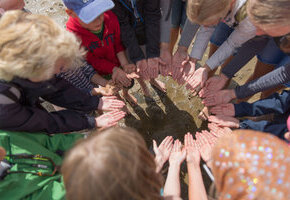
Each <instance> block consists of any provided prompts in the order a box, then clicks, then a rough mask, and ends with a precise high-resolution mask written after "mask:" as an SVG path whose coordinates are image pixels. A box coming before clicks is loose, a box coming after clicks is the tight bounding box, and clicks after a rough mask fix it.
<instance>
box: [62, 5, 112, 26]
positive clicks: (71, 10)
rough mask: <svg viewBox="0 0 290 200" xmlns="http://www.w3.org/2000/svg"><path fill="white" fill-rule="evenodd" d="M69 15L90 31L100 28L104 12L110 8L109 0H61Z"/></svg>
mask: <svg viewBox="0 0 290 200" xmlns="http://www.w3.org/2000/svg"><path fill="white" fill-rule="evenodd" d="M63 3H64V4H65V6H66V7H67V9H66V12H67V14H68V15H69V16H71V17H73V18H77V19H78V21H79V23H80V24H81V26H82V27H84V28H86V29H88V30H90V31H99V30H101V29H102V25H103V21H104V15H103V14H104V12H106V11H108V10H110V9H112V8H113V7H114V3H113V2H112V1H111V0H82V1H81V0H63Z"/></svg>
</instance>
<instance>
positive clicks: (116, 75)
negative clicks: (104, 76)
mask: <svg viewBox="0 0 290 200" xmlns="http://www.w3.org/2000/svg"><path fill="white" fill-rule="evenodd" d="M112 80H113V81H114V83H115V84H120V85H122V86H123V87H129V86H130V85H131V79H130V78H129V77H128V76H127V74H126V73H125V72H124V71H123V70H122V69H121V68H119V67H115V68H114V69H113V74H112Z"/></svg>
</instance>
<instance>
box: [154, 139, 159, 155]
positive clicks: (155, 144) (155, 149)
mask: <svg viewBox="0 0 290 200" xmlns="http://www.w3.org/2000/svg"><path fill="white" fill-rule="evenodd" d="M153 151H154V153H155V155H156V154H157V153H158V147H157V143H156V141H155V140H153Z"/></svg>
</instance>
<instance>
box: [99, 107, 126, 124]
mask: <svg viewBox="0 0 290 200" xmlns="http://www.w3.org/2000/svg"><path fill="white" fill-rule="evenodd" d="M125 115H126V113H125V112H124V111H111V112H108V113H105V114H102V115H101V116H99V117H97V118H95V121H96V127H98V128H107V127H111V126H115V125H116V124H117V123H118V121H119V120H121V119H122V118H124V117H125Z"/></svg>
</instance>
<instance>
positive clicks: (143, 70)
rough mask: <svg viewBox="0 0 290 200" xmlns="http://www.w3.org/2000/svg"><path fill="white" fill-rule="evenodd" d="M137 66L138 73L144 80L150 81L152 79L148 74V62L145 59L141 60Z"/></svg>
mask: <svg viewBox="0 0 290 200" xmlns="http://www.w3.org/2000/svg"><path fill="white" fill-rule="evenodd" d="M136 66H137V73H138V74H139V75H140V76H141V78H142V79H144V80H148V79H150V75H149V72H148V65H147V60H146V59H143V60H139V61H138V62H137V63H136Z"/></svg>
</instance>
